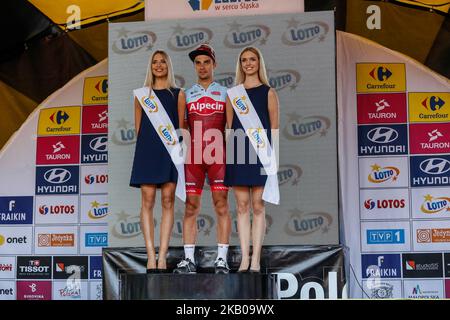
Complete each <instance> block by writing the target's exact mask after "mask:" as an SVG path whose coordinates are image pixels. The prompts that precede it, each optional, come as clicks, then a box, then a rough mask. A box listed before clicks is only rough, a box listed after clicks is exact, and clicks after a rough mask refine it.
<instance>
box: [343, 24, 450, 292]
mask: <svg viewBox="0 0 450 320" xmlns="http://www.w3.org/2000/svg"><path fill="white" fill-rule="evenodd" d="M337 44H338V46H337V66H338V77H337V84H338V87H337V88H338V113H339V117H340V121H339V156H340V176H341V187H342V212H343V213H342V216H343V221H342V224H341V231H342V233H343V234H344V237H343V239H345V240H344V244H345V245H347V246H348V247H350V248H351V249H350V263H351V265H352V267H353V269H354V270H355V275H356V278H355V277H351V278H350V296H351V297H354V298H372V299H383V298H445V297H446V294H447V296H448V285H447V284H448V280H445V278H448V277H449V273H448V272H446V270H448V265H449V262H448V254H447V253H445V252H446V251H448V250H449V248H450V214H449V213H450V188H449V185H450V154H449V152H450V133H449V126H450V119H449V113H450V93H449V91H450V84H449V82H448V80H447V79H444V78H442V77H440V76H439V75H436V74H434V73H433V72H431V71H430V70H427V69H426V68H424V67H423V66H421V65H419V64H418V63H417V62H415V61H412V60H411V59H409V58H408V57H406V56H403V55H401V54H399V53H396V52H394V51H391V50H388V49H386V48H383V47H381V46H379V45H376V44H374V43H372V42H369V41H367V40H365V39H363V38H360V37H357V36H354V35H350V34H345V33H342V32H338V37H337ZM358 195H359V197H358ZM355 230H360V232H355ZM406 279H407V280H406ZM446 285H447V287H446ZM445 288H447V293H446V291H445ZM361 289H363V290H361Z"/></svg>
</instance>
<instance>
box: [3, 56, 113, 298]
mask: <svg viewBox="0 0 450 320" xmlns="http://www.w3.org/2000/svg"><path fill="white" fill-rule="evenodd" d="M106 74H107V62H106V61H103V62H101V63H99V64H98V65H97V66H95V67H93V68H91V69H89V70H87V71H85V72H83V73H81V74H80V75H78V76H77V77H76V78H74V79H73V80H71V81H70V82H69V83H68V84H67V85H66V86H65V87H63V88H62V89H60V90H59V91H57V92H56V93H54V94H53V95H52V96H51V97H49V98H48V99H47V100H46V101H45V103H44V104H42V105H41V106H39V107H38V108H37V109H36V110H35V111H34V112H33V113H32V114H31V115H30V117H29V118H28V120H27V121H26V122H25V124H24V125H23V126H22V127H21V129H20V130H19V131H18V132H17V133H16V134H15V135H14V137H13V138H12V139H11V140H10V141H9V142H8V144H7V145H5V147H4V149H3V150H2V152H1V153H0V176H1V177H2V181H1V182H0V300H3V299H5V300H6V299H17V300H50V299H54V300H61V299H62V300H86V299H102V283H101V279H102V272H101V267H102V266H101V249H102V248H103V247H106V246H108V224H107V222H106V217H107V216H108V200H107V199H108V195H107V188H106V185H107V183H108V170H107V163H108V155H107V151H108V150H107V147H108V143H107V140H108V135H107V134H108V106H107V104H108V100H107V99H108V82H107V76H106ZM92 280H95V281H92Z"/></svg>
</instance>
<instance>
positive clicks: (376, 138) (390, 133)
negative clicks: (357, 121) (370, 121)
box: [367, 127, 398, 143]
mask: <svg viewBox="0 0 450 320" xmlns="http://www.w3.org/2000/svg"><path fill="white" fill-rule="evenodd" d="M367 138H368V139H369V140H370V141H372V142H374V143H389V142H392V141H395V140H397V138H398V132H397V131H396V130H395V129H393V128H388V127H377V128H374V129H372V130H370V131H369V132H368V133H367Z"/></svg>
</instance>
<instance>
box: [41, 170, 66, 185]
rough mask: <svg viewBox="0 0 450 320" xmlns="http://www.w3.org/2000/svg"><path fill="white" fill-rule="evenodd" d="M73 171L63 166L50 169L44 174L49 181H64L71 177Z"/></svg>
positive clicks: (55, 182)
mask: <svg viewBox="0 0 450 320" xmlns="http://www.w3.org/2000/svg"><path fill="white" fill-rule="evenodd" d="M71 176H72V175H71V173H70V172H69V171H68V170H66V169H62V168H55V169H50V170H48V171H47V172H45V174H44V179H45V180H46V181H47V182H49V183H54V184H57V183H64V182H66V181H68V180H70V178H71Z"/></svg>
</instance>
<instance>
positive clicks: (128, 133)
mask: <svg viewBox="0 0 450 320" xmlns="http://www.w3.org/2000/svg"><path fill="white" fill-rule="evenodd" d="M116 122H117V126H116V128H115V129H114V131H113V133H112V137H111V141H112V142H113V143H114V144H115V145H118V146H127V145H130V144H133V143H136V130H135V128H134V127H133V126H132V125H131V122H130V121H127V120H125V119H124V118H122V119H120V120H117V121H116Z"/></svg>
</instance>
